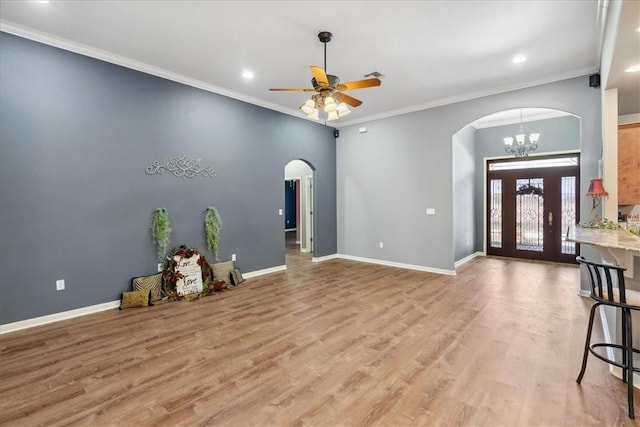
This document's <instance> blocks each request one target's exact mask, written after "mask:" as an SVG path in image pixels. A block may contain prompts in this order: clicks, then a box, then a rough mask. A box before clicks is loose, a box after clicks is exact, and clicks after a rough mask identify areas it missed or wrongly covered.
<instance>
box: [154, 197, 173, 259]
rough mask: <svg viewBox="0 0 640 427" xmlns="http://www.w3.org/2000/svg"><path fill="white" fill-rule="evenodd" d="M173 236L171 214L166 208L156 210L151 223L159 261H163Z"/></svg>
mask: <svg viewBox="0 0 640 427" xmlns="http://www.w3.org/2000/svg"><path fill="white" fill-rule="evenodd" d="M170 234H171V221H170V220H169V212H167V210H166V209H165V208H159V209H156V210H155V211H154V212H153V220H152V221H151V236H152V237H153V241H154V242H155V244H156V247H157V248H158V261H161V262H162V261H163V260H164V256H165V253H166V252H167V247H168V246H169V235H170Z"/></svg>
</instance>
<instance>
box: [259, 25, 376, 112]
mask: <svg viewBox="0 0 640 427" xmlns="http://www.w3.org/2000/svg"><path fill="white" fill-rule="evenodd" d="M331 37H332V34H331V33H330V32H328V31H321V32H320V33H319V34H318V39H319V40H320V42H322V43H323V44H324V68H321V67H318V66H315V65H312V66H310V67H309V69H310V70H311V74H313V78H312V79H311V85H312V86H313V88H283V89H278V88H272V89H269V90H273V91H288V92H315V93H314V94H313V95H311V98H309V99H308V100H307V101H306V102H305V103H304V104H302V105H301V106H300V107H299V108H300V111H302V112H303V113H304V114H305V115H306V116H307V118H309V119H312V120H319V119H320V114H319V111H320V110H322V111H324V112H325V113H326V120H327V121H331V120H338V119H339V118H341V117H344V116H346V115H348V114H351V110H350V109H349V106H351V107H358V106H359V105H361V104H362V101H360V100H359V99H356V98H353V97H352V96H349V95H347V94H346V93H343V92H344V91H347V90H354V89H364V88H368V87H376V86H380V84H381V83H382V82H381V81H380V79H378V78H377V77H375V78H370V79H364V80H355V81H351V82H347V83H340V79H339V78H338V77H337V76H334V75H332V74H327V43H329V42H330V41H331Z"/></svg>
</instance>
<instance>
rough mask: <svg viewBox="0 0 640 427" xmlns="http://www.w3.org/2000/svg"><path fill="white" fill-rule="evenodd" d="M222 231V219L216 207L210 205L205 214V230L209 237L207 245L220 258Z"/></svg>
mask: <svg viewBox="0 0 640 427" xmlns="http://www.w3.org/2000/svg"><path fill="white" fill-rule="evenodd" d="M220 231H222V219H221V218H220V213H219V212H218V210H217V209H216V208H214V207H213V206H210V207H208V208H207V210H206V212H205V215H204V232H205V236H206V238H207V247H208V248H209V250H210V251H212V252H213V254H214V255H215V257H216V261H219V260H218V248H219V245H220Z"/></svg>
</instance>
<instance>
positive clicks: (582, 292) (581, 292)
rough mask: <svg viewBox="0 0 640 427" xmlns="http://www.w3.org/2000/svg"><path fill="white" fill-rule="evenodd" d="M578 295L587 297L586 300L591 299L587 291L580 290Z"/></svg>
mask: <svg viewBox="0 0 640 427" xmlns="http://www.w3.org/2000/svg"><path fill="white" fill-rule="evenodd" d="M578 295H579V296H581V297H585V298H589V297H590V295H589V291H588V290H587V289H580V290H579V291H578Z"/></svg>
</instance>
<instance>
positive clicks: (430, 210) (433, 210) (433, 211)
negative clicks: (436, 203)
mask: <svg viewBox="0 0 640 427" xmlns="http://www.w3.org/2000/svg"><path fill="white" fill-rule="evenodd" d="M435 214H436V210H435V209H434V208H427V215H435Z"/></svg>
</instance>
